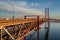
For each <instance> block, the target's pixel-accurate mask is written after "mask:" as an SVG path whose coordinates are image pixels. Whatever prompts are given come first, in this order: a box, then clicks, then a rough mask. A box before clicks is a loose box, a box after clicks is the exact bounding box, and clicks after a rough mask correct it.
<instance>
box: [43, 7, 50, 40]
mask: <svg viewBox="0 0 60 40" xmlns="http://www.w3.org/2000/svg"><path fill="white" fill-rule="evenodd" d="M49 18H50V17H49V8H45V19H47V21H46V22H45V39H44V40H48V36H49V28H50V19H49Z"/></svg>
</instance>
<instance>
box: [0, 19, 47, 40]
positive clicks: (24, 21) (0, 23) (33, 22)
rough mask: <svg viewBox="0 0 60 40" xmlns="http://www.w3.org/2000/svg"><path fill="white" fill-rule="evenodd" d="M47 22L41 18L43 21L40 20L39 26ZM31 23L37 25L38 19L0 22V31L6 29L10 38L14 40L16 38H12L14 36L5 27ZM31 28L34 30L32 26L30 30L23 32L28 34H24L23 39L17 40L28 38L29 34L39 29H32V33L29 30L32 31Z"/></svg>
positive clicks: (18, 39)
mask: <svg viewBox="0 0 60 40" xmlns="http://www.w3.org/2000/svg"><path fill="white" fill-rule="evenodd" d="M45 21H46V19H44V18H41V19H39V24H40V25H41V24H43V23H44V22H45ZM29 22H31V23H32V24H33V25H34V24H35V23H37V19H26V20H25V19H14V20H0V29H4V30H5V31H6V32H7V33H8V34H9V36H10V37H11V38H12V39H14V38H13V37H12V35H11V34H10V33H9V32H8V31H7V30H6V29H5V27H9V26H10V25H17V24H25V23H29ZM32 24H31V25H32ZM31 25H30V26H31ZM31 28H32V26H31V27H29V28H28V29H26V30H24V31H23V32H24V33H25V32H26V34H23V35H22V37H18V38H17V39H16V40H20V39H21V38H22V39H24V36H27V35H28V34H29V33H31V31H33V30H35V29H37V27H36V28H34V29H32V30H31V31H28V30H30V29H31Z"/></svg>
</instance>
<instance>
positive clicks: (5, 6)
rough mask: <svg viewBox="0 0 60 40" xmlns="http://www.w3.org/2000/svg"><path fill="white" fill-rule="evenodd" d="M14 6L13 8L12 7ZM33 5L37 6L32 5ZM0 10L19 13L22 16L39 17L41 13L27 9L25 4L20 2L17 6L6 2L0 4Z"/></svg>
mask: <svg viewBox="0 0 60 40" xmlns="http://www.w3.org/2000/svg"><path fill="white" fill-rule="evenodd" d="M13 5H14V7H13ZM33 5H35V6H36V5H38V4H32V6H33ZM0 6H1V7H0V8H2V9H4V10H7V11H10V12H13V11H14V12H17V13H20V14H22V15H31V14H32V15H41V14H42V12H41V11H38V10H35V9H30V8H27V2H20V3H18V4H10V3H7V2H0Z"/></svg>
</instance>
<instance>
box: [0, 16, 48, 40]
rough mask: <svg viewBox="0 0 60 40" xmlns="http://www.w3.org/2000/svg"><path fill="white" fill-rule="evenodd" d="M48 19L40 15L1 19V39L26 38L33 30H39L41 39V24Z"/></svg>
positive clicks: (21, 39)
mask: <svg viewBox="0 0 60 40" xmlns="http://www.w3.org/2000/svg"><path fill="white" fill-rule="evenodd" d="M46 21H47V19H45V18H39V16H36V18H33V19H32V18H26V16H24V19H11V20H0V40H26V36H27V35H29V34H30V33H31V32H32V31H33V30H34V31H36V30H37V38H38V39H37V40H39V29H40V27H39V26H40V25H41V24H43V23H44V22H46Z"/></svg>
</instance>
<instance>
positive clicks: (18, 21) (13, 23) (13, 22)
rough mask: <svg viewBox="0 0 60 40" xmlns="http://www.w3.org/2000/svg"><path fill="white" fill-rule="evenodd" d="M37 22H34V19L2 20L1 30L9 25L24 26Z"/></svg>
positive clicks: (0, 23) (0, 22)
mask: <svg viewBox="0 0 60 40" xmlns="http://www.w3.org/2000/svg"><path fill="white" fill-rule="evenodd" d="M34 21H36V20H32V19H26V20H24V19H20V20H19V19H15V20H14V21H13V20H0V29H2V28H3V27H5V26H9V25H16V24H24V23H28V22H34Z"/></svg>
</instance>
